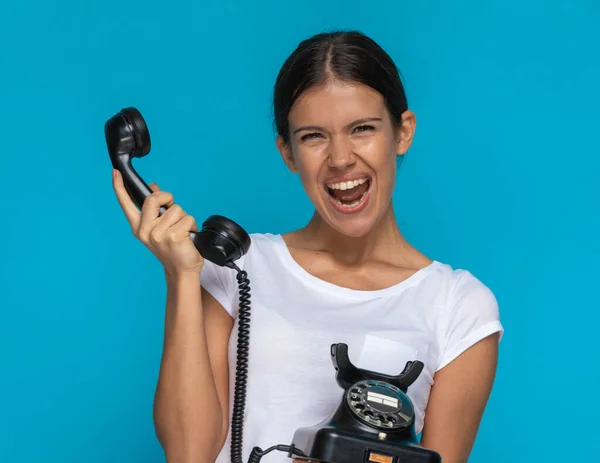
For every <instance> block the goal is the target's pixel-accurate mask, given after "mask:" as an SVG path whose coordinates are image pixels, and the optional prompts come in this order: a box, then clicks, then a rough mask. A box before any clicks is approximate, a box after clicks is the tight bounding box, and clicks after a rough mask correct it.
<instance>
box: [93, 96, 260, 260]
mask: <svg viewBox="0 0 600 463" xmlns="http://www.w3.org/2000/svg"><path fill="white" fill-rule="evenodd" d="M104 133H105V137H106V144H107V146H108V152H109V154H110V160H111V162H112V165H113V167H114V168H115V169H117V170H119V171H120V172H121V174H122V176H123V183H124V184H125V188H126V189H127V192H128V193H129V196H130V197H131V199H132V200H133V202H134V203H135V204H136V205H137V207H138V208H140V209H141V208H142V204H143V202H144V200H145V199H146V197H148V196H149V195H150V194H151V193H152V190H151V189H150V187H149V186H148V185H147V184H146V182H144V180H143V179H142V178H141V177H140V176H139V175H138V173H137V172H136V170H135V168H134V167H133V165H132V163H131V159H132V158H141V157H144V156H146V155H147V154H148V153H149V152H150V145H151V143H150V133H149V131H148V126H147V125H146V122H145V121H144V118H143V117H142V115H141V114H140V112H139V111H138V110H137V109H136V108H124V109H122V110H121V111H120V112H118V113H117V114H116V115H114V116H113V117H111V118H110V119H109V120H108V121H107V122H106V124H105V126H104ZM165 210H166V209H165V207H161V209H160V212H159V215H162V214H163V213H164V212H165ZM190 238H191V239H192V241H193V242H194V245H195V246H196V248H197V249H198V251H199V252H200V254H201V255H202V257H204V258H205V259H208V260H210V261H211V262H214V263H215V264H217V265H220V266H227V267H230V266H232V264H233V262H234V261H236V260H238V259H239V258H240V257H242V256H243V255H244V254H246V253H247V252H248V249H249V248H250V237H249V236H248V234H247V233H246V231H245V230H244V229H243V228H242V227H240V226H239V225H238V224H237V223H235V222H233V221H232V220H229V219H227V218H226V217H223V216H220V215H212V216H210V217H208V218H207V219H206V220H205V221H204V222H203V223H202V227H201V230H200V231H199V232H197V233H196V232H193V231H192V232H190Z"/></svg>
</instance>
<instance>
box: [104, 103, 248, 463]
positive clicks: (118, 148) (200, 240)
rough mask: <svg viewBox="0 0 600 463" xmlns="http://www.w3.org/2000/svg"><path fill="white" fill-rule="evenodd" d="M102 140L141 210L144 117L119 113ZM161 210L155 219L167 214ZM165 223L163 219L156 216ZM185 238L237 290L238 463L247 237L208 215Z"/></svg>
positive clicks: (234, 455)
mask: <svg viewBox="0 0 600 463" xmlns="http://www.w3.org/2000/svg"><path fill="white" fill-rule="evenodd" d="M104 135H105V138H106V145H107V147H108V153H109V155H110V160H111V162H112V165H113V167H114V168H115V169H117V170H118V171H119V172H120V174H121V176H122V179H123V186H124V187H125V189H126V191H127V193H128V195H129V197H130V198H131V200H132V201H133V203H134V204H135V205H136V206H137V208H139V209H140V210H142V207H143V204H144V201H145V200H146V198H148V196H150V195H151V194H152V193H153V191H152V189H151V188H150V187H149V186H148V185H147V184H146V182H144V180H143V179H142V178H141V177H140V176H139V175H138V173H137V172H136V170H135V169H134V167H133V165H132V163H131V160H132V158H136V157H137V158H141V157H144V156H146V155H147V154H148V153H149V152H150V134H149V132H148V127H147V125H146V122H145V121H144V118H143V117H142V115H141V114H140V112H139V111H138V110H137V109H136V108H131V107H130V108H124V109H122V110H121V111H119V112H118V113H117V114H115V115H114V116H113V117H111V118H110V119H109V120H108V121H107V122H106V124H105V125H104ZM167 209H168V208H167V207H165V206H162V207H160V209H159V212H158V215H159V216H161V215H163V214H165V213H166V212H167ZM162 218H165V217H162ZM189 235H190V238H191V240H192V242H193V243H194V245H195V247H196V249H197V250H198V252H199V253H200V255H201V256H202V257H203V258H205V259H207V260H209V261H211V262H213V263H214V264H216V265H219V266H222V267H229V268H232V269H234V270H235V271H236V272H237V281H238V286H239V300H240V301H239V311H238V340H237V355H238V357H237V366H236V376H235V395H234V404H233V413H232V418H231V434H232V443H231V460H232V461H233V462H235V463H242V434H243V422H244V409H245V403H246V373H247V370H248V351H249V338H250V280H249V279H248V275H247V274H246V272H245V271H244V270H240V269H239V267H238V266H237V265H236V264H235V261H236V260H238V259H239V258H240V257H242V256H243V255H244V254H246V253H247V252H248V250H249V249H250V243H251V240H250V237H249V235H248V234H247V233H246V231H245V230H244V229H243V228H242V227H240V226H239V225H238V224H236V223H235V222H233V221H231V220H229V219H227V218H226V217H223V216H220V215H211V216H210V217H208V218H207V219H206V220H205V221H204V222H203V223H202V228H201V230H200V231H198V232H196V231H194V230H190V231H189Z"/></svg>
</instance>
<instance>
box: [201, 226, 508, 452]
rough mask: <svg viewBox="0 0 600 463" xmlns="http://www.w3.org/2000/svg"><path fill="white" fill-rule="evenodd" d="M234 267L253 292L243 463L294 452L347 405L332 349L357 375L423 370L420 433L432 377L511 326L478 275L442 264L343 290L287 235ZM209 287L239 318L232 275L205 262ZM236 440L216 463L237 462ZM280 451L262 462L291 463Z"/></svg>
mask: <svg viewBox="0 0 600 463" xmlns="http://www.w3.org/2000/svg"><path fill="white" fill-rule="evenodd" d="M251 240H252V245H251V246H250V250H249V251H248V253H247V254H246V255H245V256H244V257H243V258H242V259H240V260H239V261H237V262H236V264H237V265H238V266H239V267H240V268H241V269H243V270H245V271H246V272H247V273H248V278H249V280H250V288H251V317H250V353H249V372H248V385H247V397H246V414H245V424H244V434H243V452H242V453H243V459H244V461H247V460H248V456H249V454H250V451H251V450H252V448H253V447H255V446H259V447H261V448H262V449H263V450H264V449H266V448H268V447H271V446H272V445H278V444H284V445H289V444H290V443H291V442H292V438H293V435H294V432H295V430H296V429H297V428H299V427H304V426H311V425H314V424H317V423H319V422H320V421H322V420H323V419H324V418H326V417H327V416H329V415H330V414H331V413H332V411H333V410H334V409H335V408H336V407H337V406H338V405H339V403H340V401H341V398H342V393H343V391H342V389H341V388H340V387H339V386H338V385H337V383H336V381H335V370H334V368H333V365H332V362H331V357H330V347H331V344H333V343H338V342H343V343H346V344H347V345H348V355H349V357H350V361H351V362H352V363H354V365H356V366H357V367H359V368H365V369H368V370H373V371H378V372H380V373H384V374H390V375H397V374H399V373H400V372H401V371H402V370H403V369H404V367H405V365H406V362H408V361H411V360H420V361H422V362H423V363H424V364H425V367H424V369H423V371H422V373H421V375H420V376H419V378H418V379H417V380H416V382H415V383H413V385H412V386H411V387H409V389H408V396H409V397H410V399H411V400H412V401H413V403H414V406H415V412H416V432H417V433H420V432H421V430H422V428H423V423H424V419H425V410H426V407H427V402H428V399H429V392H430V389H431V386H432V384H433V377H434V374H435V372H436V371H437V370H439V369H441V368H443V367H444V366H445V365H447V364H448V363H450V362H451V361H452V360H453V359H455V358H456V357H457V356H458V355H460V354H461V353H462V352H464V351H465V350H466V349H468V348H469V347H470V346H472V345H473V344H475V343H476V342H478V341H479V340H481V339H483V338H485V337H486V336H488V335H490V334H492V333H494V332H500V335H501V336H502V334H503V327H502V325H501V323H500V319H499V310H498V305H497V301H496V298H495V297H494V295H493V293H492V292H491V291H490V290H489V289H488V288H487V287H486V286H485V285H484V284H483V283H481V282H480V281H479V280H478V279H476V278H475V277H474V276H473V275H472V274H471V273H469V272H467V271H465V270H454V269H452V268H451V267H450V266H448V265H446V264H442V263H440V262H437V261H434V262H433V263H432V264H430V265H429V266H427V267H426V268H423V269H421V270H419V271H417V272H416V273H415V274H414V275H413V276H411V277H410V278H408V279H406V280H404V281H402V282H400V283H398V284H396V285H393V286H391V287H388V288H385V289H381V290H376V291H360V290H352V289H349V288H344V287H340V286H337V285H334V284H332V283H328V282H326V281H324V280H321V279H319V278H317V277H315V276H313V275H311V274H309V273H308V272H307V271H306V270H304V269H303V268H302V267H301V266H300V265H299V264H298V263H297V262H296V261H295V260H294V259H293V257H292V255H291V254H290V252H289V250H288V248H287V246H286V244H285V241H284V240H283V238H282V236H281V235H273V234H251ZM201 284H202V286H203V287H204V288H205V289H206V290H207V291H208V292H209V293H210V294H212V295H213V297H215V299H217V300H218V301H219V302H220V303H221V304H222V305H223V307H224V308H225V309H226V310H227V311H228V312H229V313H230V314H231V315H232V316H233V317H236V318H237V312H238V303H239V300H238V298H239V296H238V285H237V280H236V272H235V271H234V270H231V269H228V268H224V267H219V266H216V265H214V264H213V263H211V262H209V261H205V263H204V267H203V270H202V274H201ZM237 329H238V325H237V321H236V323H235V325H234V328H233V332H232V335H231V339H230V347H229V367H230V416H231V409H232V408H231V404H232V402H233V391H234V383H235V367H236V343H237ZM229 444H230V436H228V437H227V441H226V443H225V445H224V447H223V449H222V451H221V453H220V455H219V457H218V458H217V460H216V462H217V463H229V461H230V455H229V451H230V446H229ZM290 461H291V460H290V459H289V458H288V457H287V454H286V453H284V452H280V451H273V452H271V453H269V454H267V455H265V456H264V457H263V458H262V460H261V462H263V463H275V462H281V463H283V462H285V463H289V462H290Z"/></svg>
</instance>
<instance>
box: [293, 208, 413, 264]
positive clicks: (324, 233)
mask: <svg viewBox="0 0 600 463" xmlns="http://www.w3.org/2000/svg"><path fill="white" fill-rule="evenodd" d="M303 234H304V235H305V236H306V237H307V238H309V239H310V240H311V242H313V243H314V245H315V246H316V247H318V248H319V249H323V250H327V252H328V253H329V254H331V256H332V257H333V258H334V259H335V260H336V261H339V262H340V263H343V264H345V265H349V266H353V265H360V264H361V263H364V262H367V261H369V260H373V259H375V260H381V261H391V260H392V259H393V260H398V258H399V257H400V256H401V254H403V252H402V250H403V249H406V250H407V251H408V248H410V246H409V245H408V243H407V242H406V240H405V238H404V236H402V233H401V232H400V229H399V227H398V224H397V222H396V217H395V215H394V210H393V207H392V205H391V203H390V207H389V208H388V210H387V212H386V213H385V214H384V216H383V217H382V218H381V220H380V221H379V223H378V224H377V225H376V226H375V227H373V229H372V230H371V231H369V233H367V234H366V235H364V236H360V237H350V236H347V235H344V234H342V233H340V232H339V231H338V230H335V229H333V228H331V227H330V226H329V225H328V224H327V223H326V222H325V221H324V220H323V219H322V218H321V216H320V215H319V214H318V213H317V212H315V213H314V215H313V217H312V218H311V220H310V221H309V223H308V224H307V225H306V227H304V229H303ZM392 248H393V250H394V252H390V251H391V250H392Z"/></svg>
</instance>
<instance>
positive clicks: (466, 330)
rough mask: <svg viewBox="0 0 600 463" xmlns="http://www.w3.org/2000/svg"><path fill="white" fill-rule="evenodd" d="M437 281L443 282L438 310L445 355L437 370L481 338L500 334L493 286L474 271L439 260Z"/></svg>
mask: <svg viewBox="0 0 600 463" xmlns="http://www.w3.org/2000/svg"><path fill="white" fill-rule="evenodd" d="M435 273H436V274H437V275H438V278H439V280H438V283H441V282H443V283H442V287H443V290H442V291H441V294H440V295H441V296H443V304H441V309H440V310H441V313H439V314H438V315H439V320H438V322H439V325H438V330H439V335H440V344H441V352H442V356H441V358H440V361H439V365H438V369H439V368H443V367H444V366H445V365H447V364H448V363H450V362H451V361H452V360H453V359H454V358H456V357H457V356H458V355H460V354H461V353H462V352H464V351H465V350H466V349H468V348H469V347H470V346H472V345H474V344H475V343H476V342H478V341H480V340H481V339H483V338H485V337H487V336H489V335H491V334H493V333H496V332H497V333H499V334H500V338H501V337H502V335H503V333H504V328H503V327H502V324H501V323H500V309H499V304H498V300H497V298H496V295H495V294H494V292H493V291H492V289H491V288H490V287H489V286H488V285H487V284H485V283H484V282H483V281H482V280H480V279H479V278H478V277H476V276H475V275H474V274H473V273H471V272H470V271H468V270H465V269H460V268H459V269H457V268H453V267H452V266H450V265H448V264H442V263H436V265H435Z"/></svg>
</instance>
